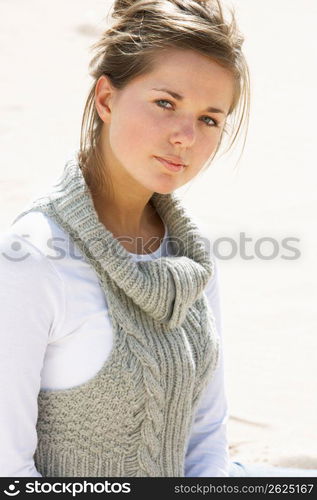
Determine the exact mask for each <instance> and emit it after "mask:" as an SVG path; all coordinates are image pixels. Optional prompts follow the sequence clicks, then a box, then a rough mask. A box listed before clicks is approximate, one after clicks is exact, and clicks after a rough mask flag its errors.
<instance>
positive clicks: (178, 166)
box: [154, 156, 186, 172]
mask: <svg viewBox="0 0 317 500" xmlns="http://www.w3.org/2000/svg"><path fill="white" fill-rule="evenodd" d="M154 158H156V160H158V161H159V162H160V163H161V164H162V165H164V167H166V168H167V169H168V170H171V171H172V172H180V171H182V170H184V168H185V166H186V165H185V164H184V163H176V162H172V161H171V160H167V159H165V158H161V157H160V156H154Z"/></svg>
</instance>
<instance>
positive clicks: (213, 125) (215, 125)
mask: <svg viewBox="0 0 317 500" xmlns="http://www.w3.org/2000/svg"><path fill="white" fill-rule="evenodd" d="M162 102H163V103H166V102H167V104H170V105H171V106H173V103H172V102H170V101H168V100H167V99H157V100H156V101H155V103H156V104H157V105H158V106H159V107H160V108H161V109H165V110H170V109H173V108H167V107H166V106H164V105H162V104H161V103H162ZM202 118H207V120H211V122H212V123H211V124H209V123H207V122H205V121H204V120H202V121H204V123H205V124H206V125H207V127H218V126H219V123H218V122H217V121H216V120H214V119H213V118H211V116H203V117H202Z"/></svg>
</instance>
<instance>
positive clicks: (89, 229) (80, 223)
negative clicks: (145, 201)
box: [35, 156, 214, 330]
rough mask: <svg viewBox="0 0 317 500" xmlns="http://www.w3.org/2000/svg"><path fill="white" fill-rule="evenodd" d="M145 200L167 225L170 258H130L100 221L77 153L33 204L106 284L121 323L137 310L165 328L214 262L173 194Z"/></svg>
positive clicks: (183, 310) (175, 322)
mask: <svg viewBox="0 0 317 500" xmlns="http://www.w3.org/2000/svg"><path fill="white" fill-rule="evenodd" d="M151 202H152V205H153V206H154V208H155V209H156V211H157V212H158V214H159V216H160V217H161V219H162V220H163V222H164V224H165V226H167V229H168V245H170V246H171V247H170V248H171V254H172V256H167V257H160V258H158V259H154V260H143V261H135V260H134V259H133V258H132V256H131V254H130V253H129V252H128V251H127V250H126V249H125V248H124V247H123V246H122V245H121V243H120V241H119V240H118V239H116V238H115V237H114V235H113V233H112V232H111V231H109V230H108V229H107V228H106V227H105V226H104V224H102V223H101V222H100V220H99V218H98V214H97V212H96V210H95V207H94V203H93V198H92V196H91V193H90V190H89V188H88V186H87V184H86V181H85V178H84V176H83V173H82V171H81V168H80V166H79V163H78V160H77V156H74V157H73V158H72V159H70V160H69V161H68V162H67V163H66V164H65V167H64V170H63V172H62V174H61V176H60V177H59V178H58V180H57V182H56V183H55V184H54V185H53V189H52V190H51V191H50V192H49V195H48V197H46V199H45V197H44V198H41V199H40V200H37V201H35V205H37V206H41V204H42V205H43V206H44V205H45V203H46V205H47V206H48V207H49V211H50V212H51V214H52V215H53V216H54V218H55V220H56V221H57V222H58V224H59V225H61V226H62V227H63V228H64V229H65V230H66V231H67V232H68V233H69V234H70V235H71V237H72V238H73V239H74V241H75V243H76V244H77V245H78V246H79V247H80V249H81V250H82V252H83V253H84V255H85V257H86V259H87V260H88V262H89V263H90V264H91V265H93V267H94V268H95V270H96V272H97V275H98V277H99V281H100V283H101V284H102V285H104V284H105V283H106V284H107V285H108V286H107V289H108V291H109V292H112V294H113V296H112V297H113V299H114V300H115V302H116V315H117V320H118V321H119V322H120V323H121V324H126V322H127V314H128V313H131V314H132V317H134V318H135V319H137V317H136V314H135V312H136V309H137V310H139V313H142V312H143V313H145V314H146V315H147V316H148V317H149V319H150V318H151V323H153V321H154V323H155V324H157V326H160V328H161V329H162V328H163V330H169V329H173V328H176V327H178V326H180V325H181V324H182V323H183V321H184V320H185V317H186V314H187V312H188V309H189V308H190V307H191V306H192V305H193V304H194V302H195V301H196V300H197V299H198V298H199V297H200V295H201V294H202V292H203V290H204V288H205V286H206V284H207V282H208V280H209V279H210V277H211V276H212V275H213V272H214V264H213V261H212V259H211V258H210V256H209V254H208V251H207V249H206V246H205V242H204V240H203V238H202V236H201V234H200V232H199V229H198V227H197V225H196V224H195V223H194V222H193V221H192V219H191V218H190V217H189V215H188V214H187V213H186V210H185V208H184V207H183V206H182V205H181V203H180V200H179V199H178V197H177V196H176V195H175V193H169V194H160V193H154V194H153V195H152V197H151ZM110 295H111V293H110ZM118 295H119V297H118ZM118 298H119V299H120V298H121V299H122V300H121V301H120V300H119V301H118ZM126 299H128V300H126ZM118 302H119V303H120V302H121V305H122V307H121V308H120V306H119V307H118ZM127 308H128V309H129V311H127Z"/></svg>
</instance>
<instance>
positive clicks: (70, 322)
mask: <svg viewBox="0 0 317 500" xmlns="http://www.w3.org/2000/svg"><path fill="white" fill-rule="evenodd" d="M167 236H168V232H167V228H166V227H165V236H164V240H163V241H162V244H161V246H160V247H159V248H158V249H157V250H156V251H155V252H153V253H152V254H146V255H137V254H132V253H131V255H132V258H133V259H142V260H145V259H153V258H158V257H160V256H165V255H168V254H169V251H170V246H169V247H168V246H167V245H166V242H167ZM215 268H216V272H215V277H214V278H212V279H210V281H209V282H208V284H207V287H206V289H205V292H206V294H207V297H208V301H209V303H210V306H211V308H212V311H213V313H214V316H215V320H216V327H217V331H218V334H219V337H220V356H219V363H218V366H217V368H216V371H215V373H214V376H213V378H212V380H210V382H209V384H208V385H207V387H206V389H205V390H204V392H203V394H202V396H201V398H200V402H199V406H198V409H197V410H196V414H195V419H194V422H193V425H192V429H191V433H190V439H189V443H188V449H187V453H186V458H185V476H186V477H190V476H194V477H202V476H205V477H224V476H228V475H229V451H228V441H227V432H226V423H227V419H228V405H227V398H226V392H225V384H224V363H223V341H222V335H221V317H220V300H219V285H218V274H219V270H218V266H217V262H216V259H215ZM0 308H1V332H0V349H1V364H0V476H2V477H3V476H4V477H9V476H11V477H18V476H29V477H33V476H34V477H40V476H41V474H40V472H39V471H37V470H36V467H35V464H34V459H33V455H34V453H35V450H36V447H37V433H36V421H37V416H38V407H37V397H38V393H39V390H40V389H42V388H43V389H55V390H59V389H67V388H70V387H73V386H76V385H80V384H83V383H85V382H86V381H87V380H89V379H90V378H93V377H94V376H95V375H96V373H97V372H98V371H99V370H100V369H101V368H102V366H103V364H104V363H105V361H106V359H107V357H108V356H109V354H110V352H111V349H112V345H113V334H112V327H111V323H110V319H109V316H108V306H107V302H106V298H105V294H104V292H103V290H102V288H101V286H100V284H99V282H98V278H97V275H96V273H95V271H94V269H93V268H92V267H91V266H90V265H89V264H88V263H87V262H86V261H85V260H84V257H83V255H82V253H81V252H80V250H79V248H78V247H77V245H75V244H73V243H72V241H71V239H70V237H69V235H68V234H67V233H66V232H64V230H63V229H62V228H61V227H60V226H58V225H57V224H56V223H55V222H54V221H53V220H52V219H51V218H49V217H47V216H46V215H44V214H43V213H41V212H30V213H28V214H26V215H24V216H22V217H21V218H20V219H19V220H18V221H17V222H15V224H13V225H12V226H11V228H10V229H9V230H7V231H6V232H4V233H2V234H1V235H0Z"/></svg>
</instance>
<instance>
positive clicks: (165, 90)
mask: <svg viewBox="0 0 317 500" xmlns="http://www.w3.org/2000/svg"><path fill="white" fill-rule="evenodd" d="M151 90H157V91H159V92H167V93H168V94H170V95H171V96H172V97H174V99H177V100H178V101H182V100H183V99H184V96H183V95H181V94H178V93H177V92H174V91H173V90H169V89H165V88H162V89H151ZM206 111H209V112H210V113H221V114H223V115H225V114H226V113H225V112H224V111H223V110H222V109H218V108H214V107H213V106H210V107H209V108H207V109H206Z"/></svg>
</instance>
